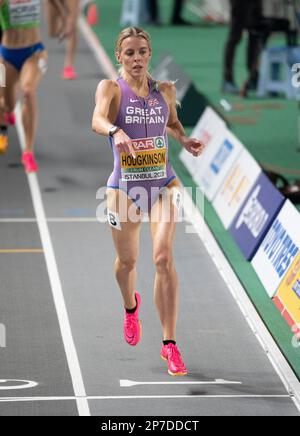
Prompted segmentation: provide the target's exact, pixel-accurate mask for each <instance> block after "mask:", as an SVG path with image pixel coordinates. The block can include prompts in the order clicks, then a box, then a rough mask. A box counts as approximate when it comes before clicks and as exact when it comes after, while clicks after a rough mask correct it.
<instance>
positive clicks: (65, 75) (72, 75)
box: [62, 65, 78, 80]
mask: <svg viewBox="0 0 300 436" xmlns="http://www.w3.org/2000/svg"><path fill="white" fill-rule="evenodd" d="M77 78H78V74H77V73H76V71H75V70H74V68H73V67H72V65H69V66H68V67H65V68H64V69H63V72H62V79H64V80H76V79H77Z"/></svg>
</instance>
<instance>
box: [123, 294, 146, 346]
mask: <svg viewBox="0 0 300 436" xmlns="http://www.w3.org/2000/svg"><path fill="white" fill-rule="evenodd" d="M135 298H136V301H137V308H136V311H135V312H134V313H127V312H126V310H125V319H124V337H125V341H126V342H127V344H129V345H131V346H132V347H135V346H136V345H137V344H138V343H139V342H140V340H141V337H142V323H141V321H140V320H139V309H140V307H141V296H140V294H139V293H138V292H136V294H135Z"/></svg>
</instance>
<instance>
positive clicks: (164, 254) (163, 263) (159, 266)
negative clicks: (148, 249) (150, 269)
mask: <svg viewBox="0 0 300 436" xmlns="http://www.w3.org/2000/svg"><path fill="white" fill-rule="evenodd" d="M153 261H154V265H155V268H156V271H157V272H158V273H167V272H169V271H170V270H171V268H172V266H173V255H172V253H171V251H170V250H167V249H160V250H158V251H157V252H156V253H154V256H153Z"/></svg>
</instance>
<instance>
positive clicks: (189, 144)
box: [182, 138, 205, 157]
mask: <svg viewBox="0 0 300 436" xmlns="http://www.w3.org/2000/svg"><path fill="white" fill-rule="evenodd" d="M182 146H183V147H184V148H185V149H186V150H187V151H188V152H189V153H191V154H192V155H193V156H194V157H198V156H200V154H202V153H203V151H204V149H205V145H204V144H203V142H201V141H199V139H195V138H184V140H183V141H182Z"/></svg>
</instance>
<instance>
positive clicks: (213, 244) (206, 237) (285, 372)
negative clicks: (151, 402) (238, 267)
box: [81, 20, 300, 411]
mask: <svg viewBox="0 0 300 436" xmlns="http://www.w3.org/2000/svg"><path fill="white" fill-rule="evenodd" d="M82 21H84V20H82ZM83 27H88V24H87V23H85V26H81V30H82V33H83V34H84V36H85V39H86V41H87V43H88V44H89V45H90V47H92V50H93V51H94V53H95V54H96V53H97V55H96V60H97V62H98V63H99V65H100V67H102V68H103V65H105V64H106V67H105V68H104V69H105V71H106V72H107V77H109V78H110V79H115V77H116V70H115V69H113V71H112V70H111V67H110V68H108V64H109V63H110V66H111V65H112V64H111V62H110V60H109V58H108V56H107V54H106V52H105V50H104V49H103V47H102V45H101V43H100V41H99V40H98V38H97V37H95V34H94V33H93V32H92V36H91V35H90V32H85V31H83ZM107 60H109V62H108V61H107ZM178 180H180V179H179V178H178ZM185 198H187V197H186V196H185ZM184 208H185V210H186V212H187V215H190V221H191V222H192V224H193V225H194V227H195V229H196V230H197V233H198V235H199V237H200V239H201V241H202V242H203V244H204V246H205V248H206V250H207V251H208V253H209V255H210V256H211V258H212V260H213V262H214V263H215V265H216V267H217V269H218V271H219V272H220V274H221V276H222V277H223V279H224V281H225V283H226V285H227V286H228V289H229V290H230V292H231V294H232V296H233V298H234V300H235V301H236V303H237V304H238V306H239V308H240V310H241V312H242V314H243V315H244V317H245V319H246V320H247V322H248V324H249V325H250V327H251V330H252V331H253V333H254V335H255V336H256V338H257V340H258V342H259V343H260V345H261V346H262V348H263V349H264V351H265V353H266V355H267V357H268V359H269V360H270V362H271V364H272V366H273V368H274V370H275V371H276V373H277V374H278V376H279V378H280V379H281V381H282V382H283V385H284V386H285V388H286V390H287V392H289V393H290V394H291V398H292V399H293V401H294V403H295V405H296V407H297V409H298V410H299V411H300V383H299V380H298V379H297V377H296V376H295V374H294V372H293V370H292V369H291V367H290V365H289V363H288V362H287V360H286V359H285V357H284V356H283V354H282V352H281V351H280V349H279V347H278V345H277V344H276V342H275V341H274V339H273V337H272V336H271V334H270V332H269V331H268V329H267V328H266V326H265V324H264V323H263V321H262V319H261V318H260V316H259V314H258V313H257V311H256V308H255V307H254V306H253V304H252V302H251V300H250V298H249V297H248V295H247V292H246V290H245V289H244V287H243V286H242V284H241V282H240V281H239V279H238V277H237V276H236V274H235V272H234V271H233V268H232V266H231V265H230V263H229V261H228V259H227V258H226V256H225V255H224V253H223V252H222V250H221V249H220V247H219V245H218V243H217V241H216V239H215V237H214V235H213V234H212V232H211V231H210V229H209V227H208V226H207V225H206V223H205V220H204V219H203V217H202V215H201V214H200V212H199V211H197V213H196V214H193V213H191V212H192V211H193V210H194V209H195V206H194V203H193V201H192V199H190V202H189V204H188V205H187V204H185V205H184ZM203 229H204V231H203Z"/></svg>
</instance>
